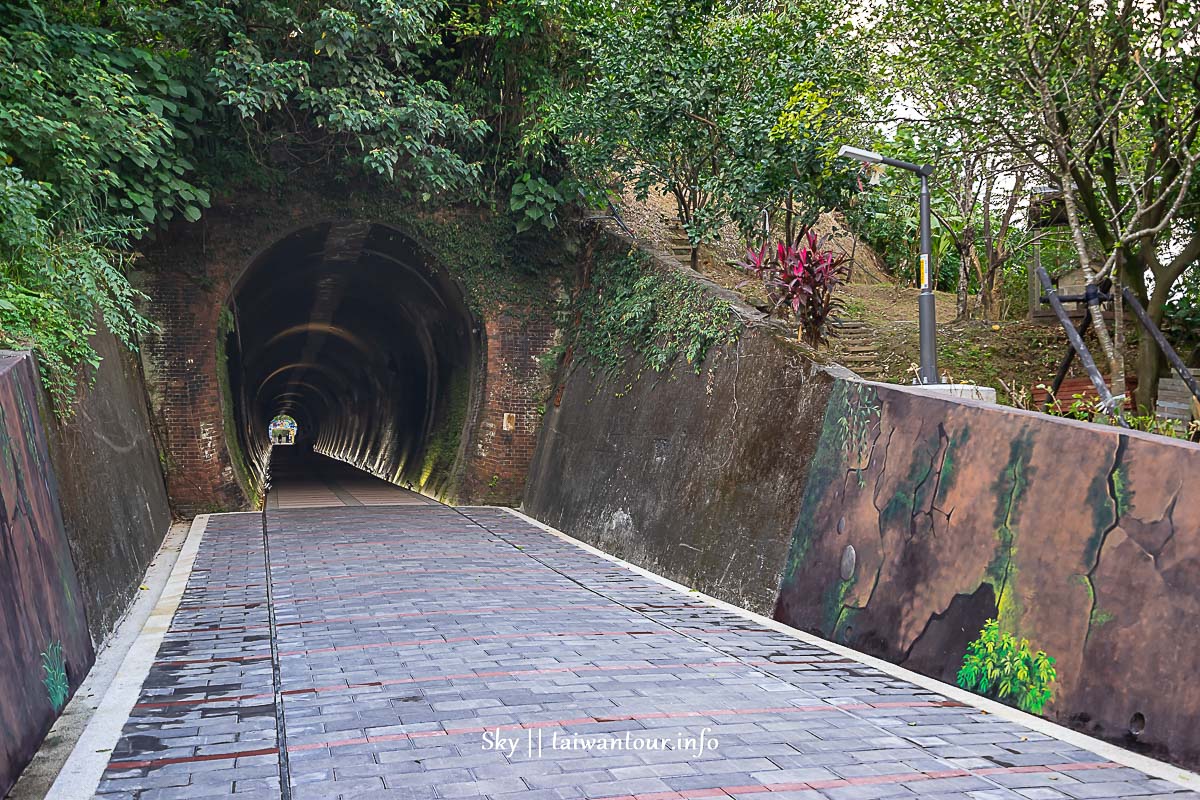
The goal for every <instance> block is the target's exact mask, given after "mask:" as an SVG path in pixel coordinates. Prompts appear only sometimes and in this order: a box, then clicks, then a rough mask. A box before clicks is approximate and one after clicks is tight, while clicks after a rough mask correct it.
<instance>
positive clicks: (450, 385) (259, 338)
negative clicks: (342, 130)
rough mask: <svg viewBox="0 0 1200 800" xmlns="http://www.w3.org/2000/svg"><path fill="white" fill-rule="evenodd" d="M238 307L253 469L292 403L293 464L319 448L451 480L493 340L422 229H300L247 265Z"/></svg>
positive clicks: (244, 423)
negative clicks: (432, 255) (425, 245)
mask: <svg viewBox="0 0 1200 800" xmlns="http://www.w3.org/2000/svg"><path fill="white" fill-rule="evenodd" d="M228 312H229V315H228V317H227V323H226V325H225V326H224V334H223V335H224V336H225V340H224V342H223V344H224V349H225V354H226V365H227V366H226V368H227V379H228V387H229V392H228V394H227V398H228V400H229V401H231V402H232V405H233V408H232V409H231V410H232V416H233V420H234V427H235V429H236V433H235V435H236V439H237V441H236V443H235V442H230V443H229V444H230V445H231V446H232V445H234V444H236V445H237V448H238V449H239V450H240V453H241V459H242V460H243V461H244V463H245V467H246V469H247V472H248V473H250V474H251V475H252V476H253V475H258V474H261V470H262V468H263V466H264V464H265V462H266V457H267V453H268V451H269V449H270V444H271V438H270V437H271V435H270V429H269V426H270V424H271V421H272V420H273V419H275V418H277V417H279V416H280V415H286V416H288V417H291V418H292V419H294V420H295V422H296V427H297V431H298V433H297V437H296V442H295V444H296V447H294V448H291V449H290V452H289V455H288V457H289V459H290V460H291V461H292V462H293V468H294V462H295V459H296V458H297V456H298V455H300V454H303V453H304V452H306V451H307V452H315V453H317V454H321V455H324V456H328V457H332V458H335V459H338V460H341V461H345V462H348V463H350V464H353V465H354V466H356V467H359V468H360V469H363V470H366V471H367V472H370V473H372V474H374V475H377V476H379V477H381V478H384V479H386V480H389V481H392V482H394V483H400V484H403V485H408V486H412V487H414V488H417V489H419V490H422V491H425V492H427V493H430V494H435V495H437V494H439V493H440V492H441V490H442V489H443V487H444V486H445V485H446V484H447V482H448V481H449V480H450V479H451V478H452V475H453V473H454V471H455V469H456V462H458V461H459V460H460V450H461V448H460V442H461V439H462V434H463V430H464V426H465V425H466V423H467V421H468V420H467V417H468V416H469V412H470V409H471V408H472V407H473V404H472V396H473V392H474V389H475V386H476V383H477V381H476V376H477V375H478V374H479V373H480V370H481V364H482V360H483V353H482V350H483V347H484V344H483V338H482V336H481V335H480V326H479V325H478V324H477V323H476V322H475V320H474V318H473V316H472V314H471V312H470V310H469V309H468V307H467V304H466V302H465V301H464V298H463V293H462V291H461V290H460V288H459V287H458V285H457V284H456V283H455V282H454V281H453V280H452V279H451V278H450V277H449V276H448V275H447V273H446V271H445V270H441V269H438V268H436V267H435V266H434V265H433V264H432V263H431V262H430V260H429V259H428V258H427V257H426V256H425V254H424V253H422V251H421V250H420V248H419V247H418V246H417V245H416V244H415V243H414V242H412V241H411V240H410V239H408V238H407V237H406V236H404V235H403V234H401V233H400V232H399V231H397V230H395V229H393V228H389V227H387V226H384V225H379V224H371V223H360V222H352V223H323V224H317V225H312V226H309V227H305V228H302V229H300V230H297V231H294V232H292V233H290V234H288V235H286V236H284V237H283V238H281V239H280V240H278V241H276V242H275V243H274V244H272V245H270V246H269V247H268V248H267V249H266V250H264V251H263V252H262V253H261V254H260V255H259V256H258V257H257V258H256V259H255V260H254V262H253V263H252V264H250V265H249V267H248V268H247V269H246V271H245V273H244V274H243V275H242V276H241V279H240V280H239V281H238V282H237V283H236V285H235V286H234V289H233V292H232V295H231V297H230V300H229V304H228ZM227 411H228V410H227ZM236 457H237V456H235V458H236Z"/></svg>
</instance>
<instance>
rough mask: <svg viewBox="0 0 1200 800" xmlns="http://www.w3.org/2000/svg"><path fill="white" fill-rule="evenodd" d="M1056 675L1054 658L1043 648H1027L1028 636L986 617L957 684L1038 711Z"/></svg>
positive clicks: (1047, 699)
mask: <svg viewBox="0 0 1200 800" xmlns="http://www.w3.org/2000/svg"><path fill="white" fill-rule="evenodd" d="M1056 677H1057V674H1056V673H1055V670H1054V659H1053V658H1051V657H1050V656H1048V655H1046V653H1045V651H1043V650H1038V651H1037V652H1036V653H1035V652H1032V651H1031V650H1030V649H1029V640H1028V639H1017V638H1016V637H1015V636H1013V635H1012V634H1009V633H1003V632H1002V631H1001V630H1000V623H999V622H997V621H996V620H994V619H989V620H988V621H987V622H986V623H984V626H983V630H982V631H980V633H979V638H978V639H976V640H975V641H973V642H971V644H970V645H968V646H967V654H966V656H964V657H963V664H962V669H960V670H959V671H958V678H957V683H958V685H959V686H960V687H962V688H963V689H967V690H969V691H972V692H976V693H977V694H981V695H984V696H985V697H991V698H992V699H994V700H1000V701H1001V702H1004V703H1008V704H1009V705H1015V706H1016V707H1017V708H1019V709H1021V710H1022V711H1028V712H1030V713H1031V714H1040V713H1041V711H1042V708H1043V707H1044V706H1045V705H1046V703H1047V702H1049V701H1050V698H1051V697H1053V695H1054V690H1053V688H1052V686H1051V685H1052V684H1053V683H1054V679H1055V678H1056Z"/></svg>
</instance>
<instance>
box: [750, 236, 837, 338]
mask: <svg viewBox="0 0 1200 800" xmlns="http://www.w3.org/2000/svg"><path fill="white" fill-rule="evenodd" d="M846 261H847V258H846V255H845V254H843V253H838V252H834V251H833V250H831V249H830V248H829V247H828V243H827V240H826V239H824V238H822V237H820V236H818V235H817V234H816V232H815V231H813V230H812V229H811V228H807V229H805V230H802V231H801V232H800V234H799V235H798V236H797V237H796V242H795V244H788V243H786V242H779V243H778V244H777V245H776V246H775V247H774V248H772V247H771V245H770V244H769V243H767V242H764V243H763V245H762V247H760V248H758V249H757V250H754V249H750V250H747V251H746V257H745V258H744V259H743V260H742V262H741V264H740V266H741V267H742V269H744V270H746V271H747V272H749V273H750V274H751V275H753V276H754V277H755V278H757V279H758V280H759V281H761V282H762V284H763V288H764V289H765V290H766V293H767V297H768V299H769V300H770V301H771V307H770V309H769V310H768V312H767V313H768V315H774V314H779V313H781V312H782V313H783V314H785V315H786V314H787V313H788V312H789V310H790V312H791V314H792V316H793V317H795V319H796V321H797V322H798V323H799V331H798V338H800V339H801V340H802V341H805V342H808V343H809V344H811V345H812V346H813V347H817V346H818V345H820V344H822V343H823V342H825V339H826V336H825V334H826V329H827V327H828V324H829V317H830V316H831V315H832V314H833V313H834V312H835V311H837V310H838V308H840V307H841V300H840V299H839V298H838V297H836V296H835V294H834V292H835V290H836V289H837V287H838V286H840V285H841V284H842V283H844V282H845V280H846V275H847V270H846Z"/></svg>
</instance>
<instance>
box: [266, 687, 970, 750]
mask: <svg viewBox="0 0 1200 800" xmlns="http://www.w3.org/2000/svg"><path fill="white" fill-rule="evenodd" d="M950 705H953V706H960V705H962V704H961V703H956V702H954V701H952V700H914V701H910V702H907V703H899V702H897V703H890V704H888V705H887V706H886V707H887V708H898V707H901V706H903V707H905V708H944V707H946V706H950ZM878 707H884V706H883V705H882V704H880V705H878V706H877V705H876V704H874V703H848V704H844V705H830V704H823V705H813V706H776V707H773V708H717V709H710V710H708V711H651V712H646V713H643V714H609V715H605V716H602V717H578V718H575V719H556V720H545V721H543V722H521V723H516V724H513V725H493V726H490V727H479V726H472V727H468V728H446V729H444V730H440V731H413V732H412V733H389V734H385V735H381V736H356V737H354V738H352V739H339V740H335V741H332V742H313V743H310V744H296V745H291V746H289V747H288V752H289V753H290V752H293V751H296V752H300V751H304V750H320V749H321V748H323V747H331V748H332V747H350V746H352V745H359V744H373V743H377V742H402V741H407V740H409V739H428V738H430V737H436V736H458V735H460V734H464V733H484V732H486V731H489V730H496V731H499V730H531V729H537V728H558V727H565V726H567V725H593V724H596V723H600V722H630V721H637V720H643V719H691V718H694V717H733V716H742V715H747V714H811V713H816V712H824V711H857V710H864V709H870V708H878Z"/></svg>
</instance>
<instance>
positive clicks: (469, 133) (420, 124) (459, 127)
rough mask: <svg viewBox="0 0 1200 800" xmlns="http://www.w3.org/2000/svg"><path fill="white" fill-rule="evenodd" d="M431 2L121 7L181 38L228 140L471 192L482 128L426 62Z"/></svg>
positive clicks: (276, 164)
mask: <svg viewBox="0 0 1200 800" xmlns="http://www.w3.org/2000/svg"><path fill="white" fill-rule="evenodd" d="M443 9H444V5H443V3H442V2H441V0H415V2H412V3H406V4H403V5H401V4H397V3H393V2H387V0H364V1H363V2H355V1H353V0H306V1H304V2H274V1H272V0H266V1H264V2H255V3H237V4H225V3H218V2H213V1H212V0H186V2H182V3H177V4H170V5H163V6H152V7H149V8H146V9H141V10H134V11H130V12H129V15H130V18H131V20H133V21H134V23H136V25H137V26H138V29H139V30H140V31H141V33H142V35H145V36H154V37H156V38H159V39H165V40H166V41H167V42H169V43H170V44H171V45H173V46H177V47H183V48H186V49H187V52H189V53H190V54H191V57H192V59H193V64H192V66H193V70H194V71H193V76H194V79H195V80H196V81H197V83H198V85H199V86H200V87H202V89H203V90H204V91H205V93H206V94H207V95H208V96H209V97H210V99H211V103H212V107H210V109H209V110H208V113H209V114H210V115H212V116H214V117H215V116H217V115H218V114H219V113H220V112H222V111H223V112H224V113H225V117H224V120H223V121H224V122H225V123H226V125H227V126H228V127H229V129H230V130H228V131H227V132H226V135H225V137H224V138H225V143H226V145H227V146H229V147H231V148H233V149H238V148H245V150H247V151H249V153H250V154H251V155H252V156H253V158H254V160H255V161H257V162H258V163H259V164H262V165H265V166H267V167H268V168H283V169H285V170H287V171H288V172H295V171H299V170H312V169H315V168H320V167H328V166H331V165H332V166H333V167H334V168H335V169H337V168H341V169H345V168H346V167H349V168H351V169H360V170H362V171H364V172H365V173H367V174H372V175H379V176H382V177H384V178H386V179H387V180H388V181H389V182H390V183H391V184H392V185H393V186H394V187H396V188H397V189H399V190H401V191H407V192H408V193H410V194H412V195H414V196H417V197H420V198H421V199H426V200H427V199H430V198H431V197H433V196H435V195H454V194H459V195H461V194H463V193H469V192H472V191H475V190H477V188H478V185H479V178H480V165H479V163H478V162H477V161H472V160H470V157H469V155H468V153H469V152H470V149H471V148H472V147H473V146H475V145H478V144H479V143H480V142H481V141H482V139H483V138H484V136H485V135H486V134H487V132H488V128H487V125H486V124H485V123H484V122H483V121H482V120H479V119H477V118H474V117H473V116H472V115H471V114H470V113H468V111H467V109H466V107H465V106H464V105H463V104H462V103H461V102H457V101H456V100H455V99H454V98H452V97H451V95H450V91H449V89H448V88H447V87H446V86H445V85H444V84H443V83H442V82H440V81H438V80H436V79H432V78H429V77H427V72H428V70H427V68H426V61H427V59H428V58H429V56H430V54H431V53H433V54H436V52H437V50H438V48H439V47H440V46H441V45H442V35H443V27H442V21H441V20H440V19H439V14H440V13H441V12H442V11H443Z"/></svg>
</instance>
